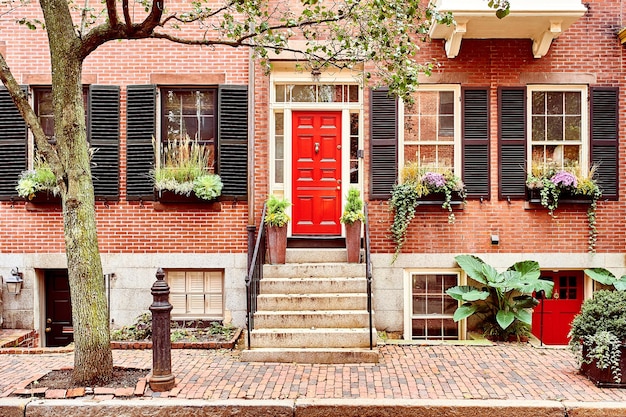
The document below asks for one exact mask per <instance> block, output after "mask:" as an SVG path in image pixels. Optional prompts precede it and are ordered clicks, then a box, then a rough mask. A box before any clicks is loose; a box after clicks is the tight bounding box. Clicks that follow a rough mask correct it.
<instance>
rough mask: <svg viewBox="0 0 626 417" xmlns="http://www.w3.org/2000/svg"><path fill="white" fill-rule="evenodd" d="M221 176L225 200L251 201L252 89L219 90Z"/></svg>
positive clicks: (227, 87) (218, 161)
mask: <svg viewBox="0 0 626 417" xmlns="http://www.w3.org/2000/svg"><path fill="white" fill-rule="evenodd" d="M218 107H219V113H218V128H217V130H218V139H217V143H218V152H217V170H216V171H217V173H219V175H220V177H221V178H222V183H224V188H223V189H222V195H223V196H224V197H237V198H244V199H245V198H247V197H248V87H247V86H239V85H220V87H219V90H218Z"/></svg>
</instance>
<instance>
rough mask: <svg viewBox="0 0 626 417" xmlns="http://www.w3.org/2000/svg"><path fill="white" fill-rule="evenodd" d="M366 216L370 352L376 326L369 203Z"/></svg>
mask: <svg viewBox="0 0 626 417" xmlns="http://www.w3.org/2000/svg"><path fill="white" fill-rule="evenodd" d="M364 214H365V227H364V230H365V277H366V278H367V313H368V314H369V320H370V323H369V324H370V350H372V349H374V335H373V334H372V333H373V330H374V325H373V318H372V254H371V244H370V222H369V218H368V212H367V203H366V204H365V208H364Z"/></svg>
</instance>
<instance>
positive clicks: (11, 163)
mask: <svg viewBox="0 0 626 417" xmlns="http://www.w3.org/2000/svg"><path fill="white" fill-rule="evenodd" d="M27 137H28V136H27V129H26V123H24V119H22V115H21V114H20V112H19V111H18V110H17V107H16V106H15V103H13V100H12V99H11V96H10V95H9V92H8V91H7V90H6V88H4V87H2V88H0V149H1V150H2V151H1V152H0V165H1V166H2V169H1V170H0V200H10V199H11V198H15V197H17V191H15V187H16V186H17V179H18V177H19V175H20V173H21V172H22V171H24V170H25V169H26V168H27V167H28V164H27V159H26V158H27V155H26V149H27Z"/></svg>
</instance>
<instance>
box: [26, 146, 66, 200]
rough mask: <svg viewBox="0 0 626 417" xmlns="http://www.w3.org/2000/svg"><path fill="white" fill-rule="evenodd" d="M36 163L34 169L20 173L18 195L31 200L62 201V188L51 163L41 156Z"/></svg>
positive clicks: (36, 159)
mask: <svg viewBox="0 0 626 417" xmlns="http://www.w3.org/2000/svg"><path fill="white" fill-rule="evenodd" d="M34 165H35V166H34V169H30V170H28V171H23V172H22V173H21V174H20V177H19V179H18V181H17V187H15V189H16V191H17V195H19V196H20V197H22V198H23V199H25V200H28V201H31V202H37V201H43V202H60V201H61V200H60V194H61V190H60V189H59V186H58V184H57V178H56V176H55V175H54V172H52V169H51V168H50V165H48V163H47V162H46V161H45V160H44V159H43V158H41V157H36V158H35V164H34Z"/></svg>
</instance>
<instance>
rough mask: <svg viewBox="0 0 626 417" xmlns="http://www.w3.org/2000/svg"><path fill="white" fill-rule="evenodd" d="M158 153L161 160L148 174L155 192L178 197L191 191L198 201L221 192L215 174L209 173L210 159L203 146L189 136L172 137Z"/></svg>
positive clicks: (219, 182) (220, 183) (213, 197)
mask: <svg viewBox="0 0 626 417" xmlns="http://www.w3.org/2000/svg"><path fill="white" fill-rule="evenodd" d="M153 142H154V140H153ZM155 149H157V147H156V146H155ZM162 153H163V163H162V164H161V166H159V167H158V168H156V169H155V170H154V171H153V173H152V175H153V180H154V189H155V191H156V192H157V193H158V194H160V193H161V192H163V191H170V192H173V193H175V194H179V195H181V196H190V195H192V194H193V195H195V196H196V197H198V198H200V199H202V200H214V199H216V198H217V197H219V196H220V195H221V193H222V188H223V184H222V181H221V178H220V176H219V175H217V174H213V173H210V172H209V169H210V167H211V166H212V160H213V159H212V157H211V151H210V150H209V149H208V148H207V147H206V146H204V145H202V144H200V143H198V141H196V140H191V139H189V138H186V139H181V140H177V139H175V140H171V141H168V142H167V143H166V144H165V145H164V147H163V152H162ZM157 157H158V155H157Z"/></svg>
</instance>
